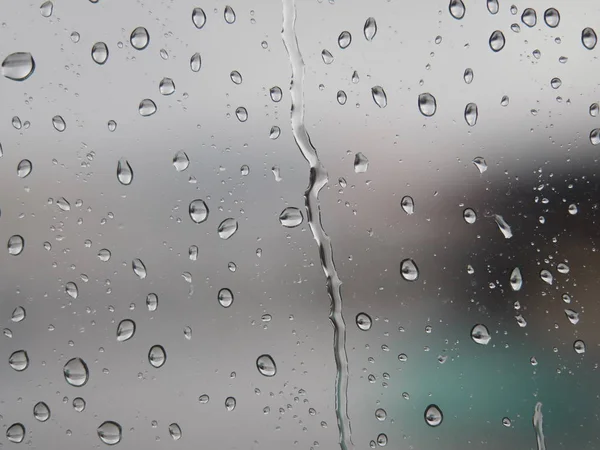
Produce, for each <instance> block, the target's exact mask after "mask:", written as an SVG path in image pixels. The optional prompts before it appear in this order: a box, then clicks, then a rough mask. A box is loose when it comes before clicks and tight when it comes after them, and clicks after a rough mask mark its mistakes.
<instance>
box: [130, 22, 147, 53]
mask: <svg viewBox="0 0 600 450" xmlns="http://www.w3.org/2000/svg"><path fill="white" fill-rule="evenodd" d="M129 42H131V45H132V46H133V48H135V49H136V50H144V49H145V48H146V47H148V44H149V43H150V35H149V34H148V30H146V29H145V28H144V27H137V28H136V29H135V30H133V31H132V32H131V36H129Z"/></svg>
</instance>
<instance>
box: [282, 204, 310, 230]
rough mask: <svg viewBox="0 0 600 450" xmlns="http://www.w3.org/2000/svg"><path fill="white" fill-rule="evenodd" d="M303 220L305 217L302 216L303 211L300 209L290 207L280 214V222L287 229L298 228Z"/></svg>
mask: <svg viewBox="0 0 600 450" xmlns="http://www.w3.org/2000/svg"><path fill="white" fill-rule="evenodd" d="M303 220H304V216H303V215H302V211H300V210H299V209H298V208H293V207H288V208H285V209H284V210H283V211H281V214H279V222H280V223H281V225H283V226H284V227H287V228H294V227H297V226H298V225H300V224H301V223H302V221H303Z"/></svg>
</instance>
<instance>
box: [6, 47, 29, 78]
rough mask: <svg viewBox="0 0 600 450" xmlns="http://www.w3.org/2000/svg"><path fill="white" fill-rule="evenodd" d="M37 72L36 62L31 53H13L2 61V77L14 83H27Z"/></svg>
mask: <svg viewBox="0 0 600 450" xmlns="http://www.w3.org/2000/svg"><path fill="white" fill-rule="evenodd" d="M34 70H35V61H34V60H33V57H32V56H31V53H27V52H16V53H11V54H10V55H8V56H7V57H6V58H4V61H2V75H4V76H5V77H6V78H8V79H10V80H14V81H25V80H26V79H27V78H29V77H30V76H31V75H32V74H33V72H34Z"/></svg>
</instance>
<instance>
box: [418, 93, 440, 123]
mask: <svg viewBox="0 0 600 450" xmlns="http://www.w3.org/2000/svg"><path fill="white" fill-rule="evenodd" d="M418 104H419V111H421V114H423V115H424V116H426V117H431V116H433V115H434V114H435V111H436V109H437V102H436V100H435V97H434V96H433V95H431V94H430V93H429V92H425V93H423V94H420V95H419V102H418Z"/></svg>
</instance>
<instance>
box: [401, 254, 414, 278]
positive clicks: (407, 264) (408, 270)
mask: <svg viewBox="0 0 600 450" xmlns="http://www.w3.org/2000/svg"><path fill="white" fill-rule="evenodd" d="M400 274H401V275H402V278H404V279H405V280H406V281H416V280H417V278H419V268H418V267H417V265H416V264H415V262H414V261H413V260H412V259H410V258H407V259H403V260H402V262H401V263H400Z"/></svg>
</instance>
